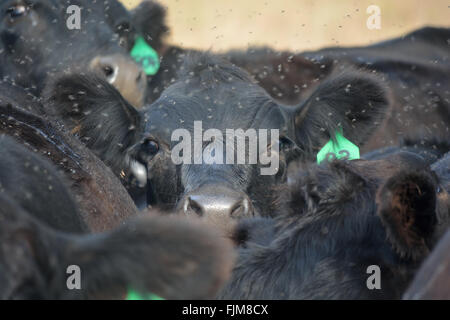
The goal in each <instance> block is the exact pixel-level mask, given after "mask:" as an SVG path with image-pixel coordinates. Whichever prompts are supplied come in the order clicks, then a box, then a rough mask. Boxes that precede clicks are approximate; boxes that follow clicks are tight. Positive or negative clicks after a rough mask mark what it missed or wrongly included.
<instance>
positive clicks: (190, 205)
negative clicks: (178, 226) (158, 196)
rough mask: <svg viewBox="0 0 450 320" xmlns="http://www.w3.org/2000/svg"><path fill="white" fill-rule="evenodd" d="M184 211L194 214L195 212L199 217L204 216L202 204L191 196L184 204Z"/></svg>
mask: <svg viewBox="0 0 450 320" xmlns="http://www.w3.org/2000/svg"><path fill="white" fill-rule="evenodd" d="M183 209H184V213H185V214H192V213H195V214H196V215H198V216H199V217H201V216H203V208H202V206H201V205H199V204H198V203H197V202H196V201H195V200H193V199H192V198H191V197H188V198H187V199H186V201H185V204H184V208H183Z"/></svg>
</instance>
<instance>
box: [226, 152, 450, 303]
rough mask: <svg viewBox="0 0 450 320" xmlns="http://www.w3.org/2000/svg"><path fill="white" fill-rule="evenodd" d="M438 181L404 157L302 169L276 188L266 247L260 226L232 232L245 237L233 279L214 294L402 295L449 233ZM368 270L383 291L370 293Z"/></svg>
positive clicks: (277, 296) (228, 296) (241, 296)
mask: <svg viewBox="0 0 450 320" xmlns="http://www.w3.org/2000/svg"><path fill="white" fill-rule="evenodd" d="M440 182H441V181H440V179H439V178H437V177H436V175H435V174H434V173H433V172H432V171H431V170H430V169H428V168H427V163H426V161H424V160H422V162H421V163H420V161H418V159H417V156H416V155H415V154H412V153H405V152H400V153H399V154H398V155H396V156H390V157H387V158H385V159H384V160H378V161H365V160H360V161H351V162H342V161H337V162H333V163H330V164H325V165H320V166H316V165H314V166H312V167H310V168H308V169H306V170H301V171H299V172H298V173H297V177H296V178H295V179H294V180H293V181H292V182H291V184H290V186H287V187H285V188H283V189H282V190H280V198H279V202H278V203H279V214H278V216H277V217H276V218H275V219H274V220H272V228H274V229H275V233H274V235H273V236H272V239H271V240H270V241H269V243H268V241H267V239H264V240H263V242H262V243H261V241H258V237H260V236H259V233H260V230H259V229H260V228H263V229H266V230H267V228H268V227H267V225H268V222H267V221H265V222H263V223H258V222H257V221H253V223H252V222H250V223H247V222H245V223H246V224H244V222H242V223H241V226H239V227H238V229H237V232H238V233H239V234H242V233H243V229H245V228H247V230H246V233H247V234H248V235H249V236H248V239H250V240H249V241H248V242H246V243H245V246H244V247H243V248H241V249H239V258H238V261H237V264H236V266H235V268H234V271H233V275H232V278H231V280H230V281H229V282H228V283H227V285H226V286H225V288H224V289H223V290H222V292H221V293H220V294H219V297H220V298H222V299H393V298H394V299H398V298H401V296H402V294H403V292H404V290H405V289H406V287H407V285H408V283H409V282H410V280H411V279H412V277H413V275H414V273H415V271H416V270H417V269H418V267H419V266H420V263H421V262H422V261H423V260H424V258H425V257H426V256H427V254H428V252H429V251H430V249H431V248H433V246H434V244H435V243H436V241H437V239H439V236H440V235H442V233H443V232H445V229H446V228H448V227H449V222H448V216H449V212H448V210H449V208H450V207H449V206H448V202H447V203H444V202H443V199H442V198H440V196H439V192H440V191H439V188H438V184H439V183H440ZM443 205H445V206H443ZM443 225H444V226H446V227H445V228H441V227H442V226H443ZM252 235H254V237H253V238H255V237H256V240H253V239H252ZM266 235H267V233H266ZM371 265H377V266H379V267H380V270H381V274H380V276H381V289H380V290H377V289H373V290H369V289H368V287H367V280H368V278H369V277H370V276H371V273H367V268H368V267H369V266H371Z"/></svg>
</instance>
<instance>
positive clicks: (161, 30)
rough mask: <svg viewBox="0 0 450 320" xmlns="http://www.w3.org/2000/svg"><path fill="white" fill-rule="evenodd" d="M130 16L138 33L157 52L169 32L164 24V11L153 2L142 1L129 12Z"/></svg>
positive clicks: (148, 0) (149, 0)
mask: <svg viewBox="0 0 450 320" xmlns="http://www.w3.org/2000/svg"><path fill="white" fill-rule="evenodd" d="M131 16H132V20H133V25H134V26H135V28H136V29H137V31H138V33H140V34H141V35H142V36H144V38H145V40H146V41H147V43H148V44H149V45H150V46H151V47H152V48H153V49H155V50H156V51H157V52H159V51H160V49H161V48H162V46H163V44H164V43H163V41H164V37H165V35H167V33H168V31H169V28H168V27H167V24H166V9H165V8H164V7H163V6H161V5H160V4H159V3H157V2H155V1H151V0H144V1H142V2H141V3H140V4H139V6H137V7H136V8H135V9H133V10H132V11H131Z"/></svg>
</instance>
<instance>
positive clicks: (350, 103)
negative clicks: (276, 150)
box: [293, 70, 389, 159]
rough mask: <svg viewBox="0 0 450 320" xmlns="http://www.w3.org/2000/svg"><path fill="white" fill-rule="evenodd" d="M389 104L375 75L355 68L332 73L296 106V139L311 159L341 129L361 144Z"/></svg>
mask: <svg viewBox="0 0 450 320" xmlns="http://www.w3.org/2000/svg"><path fill="white" fill-rule="evenodd" d="M388 106H389V99H388V94H387V90H386V89H385V86H384V84H383V83H382V82H381V81H380V80H379V79H378V77H377V76H375V75H373V74H370V73H367V72H362V71H354V70H350V71H347V72H345V73H342V74H339V75H337V76H331V77H330V78H328V79H326V80H324V82H323V83H321V84H320V85H319V86H318V88H317V89H316V90H315V91H314V92H313V93H312V94H311V96H310V97H309V98H308V99H307V100H306V101H304V102H303V103H302V104H301V105H300V106H299V107H298V108H296V109H295V111H294V118H293V121H294V131H295V136H296V141H297V143H298V145H299V146H300V148H301V149H303V150H304V152H306V154H307V157H309V158H311V159H313V158H314V156H315V155H316V153H317V151H319V149H320V148H321V147H323V145H324V144H325V143H326V142H327V141H328V140H329V139H330V138H331V139H334V137H335V133H336V132H337V131H340V130H342V131H343V135H344V136H345V137H346V138H347V139H349V140H351V141H352V142H353V143H356V144H357V145H359V146H361V145H362V144H364V142H365V141H366V140H367V139H368V138H369V136H370V135H371V134H372V133H373V131H374V130H375V128H377V127H378V125H380V123H381V122H382V121H383V119H384V116H385V113H386V111H387V109H388Z"/></svg>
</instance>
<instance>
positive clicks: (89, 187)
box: [0, 83, 137, 232]
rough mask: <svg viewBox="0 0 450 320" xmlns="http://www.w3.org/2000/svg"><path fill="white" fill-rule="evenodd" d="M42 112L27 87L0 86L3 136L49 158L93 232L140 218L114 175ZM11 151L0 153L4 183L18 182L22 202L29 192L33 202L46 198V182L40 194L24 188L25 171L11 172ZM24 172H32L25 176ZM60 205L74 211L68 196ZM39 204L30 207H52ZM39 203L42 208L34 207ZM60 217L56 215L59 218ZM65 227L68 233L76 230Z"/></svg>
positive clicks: (56, 222)
mask: <svg viewBox="0 0 450 320" xmlns="http://www.w3.org/2000/svg"><path fill="white" fill-rule="evenodd" d="M43 110H44V108H43V106H42V105H41V103H40V102H39V100H38V99H37V98H36V97H35V96H33V95H32V94H31V93H29V92H27V91H26V90H24V89H23V88H22V87H19V86H13V85H11V84H7V83H3V84H0V135H6V136H10V137H14V139H15V140H16V141H18V142H19V143H21V144H22V145H24V146H26V147H27V148H29V149H30V150H32V151H34V152H35V153H37V154H40V155H42V156H44V157H45V158H47V159H48V160H50V162H51V163H52V164H53V165H55V166H56V167H58V168H59V169H60V170H61V172H62V173H63V175H64V177H65V179H64V181H66V182H67V186H68V187H69V188H70V190H71V194H72V196H73V197H74V200H75V202H76V203H77V206H78V207H79V208H80V210H79V213H80V215H81V217H82V221H83V223H84V224H85V225H86V226H87V228H88V230H89V231H94V232H95V231H105V230H109V229H111V228H113V227H116V226H118V225H119V224H121V223H122V222H123V220H125V219H126V218H128V217H130V216H133V215H135V214H136V213H137V208H136V206H135V204H134V203H133V201H132V199H131V198H130V196H129V195H128V192H127V191H126V189H125V188H124V187H123V186H122V184H121V183H120V180H119V179H118V178H117V177H116V176H115V175H114V174H113V172H112V171H111V170H110V169H109V168H108V167H106V165H105V164H104V163H103V162H102V161H101V160H100V159H98V158H97V157H96V156H95V155H94V154H93V153H92V152H91V151H90V150H89V149H87V148H86V147H85V146H84V145H83V144H82V143H81V142H80V141H79V140H78V139H77V138H75V137H73V136H72V135H71V134H70V133H69V132H67V130H66V129H65V128H64V127H63V126H61V125H59V124H58V122H56V121H54V120H53V119H49V118H48V117H46V115H45V112H43ZM7 149H8V148H7V146H5V151H4V150H3V149H1V150H0V152H1V156H2V159H1V161H2V163H3V164H4V166H2V168H1V171H2V175H3V177H4V178H5V179H6V180H5V182H4V183H7V184H8V185H9V186H14V185H15V183H16V180H17V179H18V181H17V183H18V184H17V185H16V187H17V188H18V189H15V190H16V191H15V194H16V195H17V196H18V197H23V194H21V189H22V188H23V191H26V190H30V193H31V196H33V197H34V196H36V197H39V195H42V194H46V193H45V188H47V186H46V184H45V180H44V179H43V180H42V181H41V183H43V185H42V188H43V190H40V188H37V189H35V188H36V187H37V186H31V185H30V186H26V185H25V186H23V185H21V184H20V177H23V174H20V170H22V168H20V167H9V165H13V164H14V163H16V165H19V163H17V161H16V160H17V159H16V160H14V158H9V159H8V158H6V157H5V156H4V152H7ZM19 158H21V156H19ZM42 166H44V164H43V165H42ZM29 170H31V169H29ZM25 172H29V171H24V172H23V173H25ZM16 173H17V175H16ZM39 186H41V185H39ZM33 188H34V189H33ZM50 193H51V192H50ZM61 200H64V201H62V202H63V203H62V205H65V206H63V207H62V208H65V209H67V210H69V208H68V207H67V206H70V201H66V200H67V199H65V198H63V197H61ZM39 201H40V200H39V199H36V198H33V199H32V200H30V202H29V204H28V206H27V207H26V208H27V209H30V207H34V208H35V209H36V210H37V209H39V210H40V211H41V212H42V213H45V205H47V204H46V203H40V202H39ZM36 202H37V203H38V204H39V205H35V203H36ZM40 205H42V206H43V207H40ZM70 210H72V209H70ZM56 214H57V212H55V213H54V216H56ZM60 222H61V223H60ZM66 222H67V228H71V226H74V225H75V224H74V223H70V222H69V221H66ZM54 223H55V224H59V225H61V224H64V221H57V220H55V221H54ZM53 226H55V225H53ZM64 230H67V229H64ZM72 231H75V230H72Z"/></svg>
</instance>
